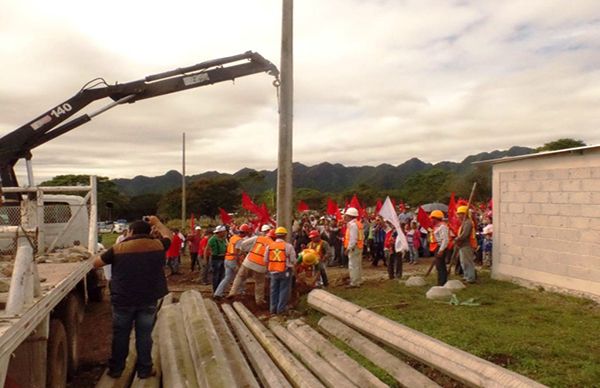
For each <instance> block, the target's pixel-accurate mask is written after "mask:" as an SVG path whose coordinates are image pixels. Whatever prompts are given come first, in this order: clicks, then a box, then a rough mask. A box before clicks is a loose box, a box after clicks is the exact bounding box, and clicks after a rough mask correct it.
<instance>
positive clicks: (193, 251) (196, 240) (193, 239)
mask: <svg viewBox="0 0 600 388" xmlns="http://www.w3.org/2000/svg"><path fill="white" fill-rule="evenodd" d="M200 240H202V228H201V227H200V226H196V227H194V231H193V233H190V234H189V235H188V236H187V241H188V247H189V250H190V260H191V262H192V269H191V271H190V272H194V269H195V268H196V266H198V268H200V265H199V264H198V249H199V248H200Z"/></svg>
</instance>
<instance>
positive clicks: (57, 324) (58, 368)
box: [46, 319, 68, 388]
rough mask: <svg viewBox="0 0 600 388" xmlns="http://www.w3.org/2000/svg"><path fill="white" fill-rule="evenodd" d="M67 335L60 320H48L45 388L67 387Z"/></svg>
mask: <svg viewBox="0 0 600 388" xmlns="http://www.w3.org/2000/svg"><path fill="white" fill-rule="evenodd" d="M67 353H68V351H67V333H66V332H65V327H64V326H63V324H62V322H61V321H60V319H51V320H50V334H49V336H48V354H47V359H46V368H47V369H46V387H52V388H64V387H66V386H67V363H68V355H67Z"/></svg>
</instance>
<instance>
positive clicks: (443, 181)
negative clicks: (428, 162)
mask: <svg viewBox="0 0 600 388" xmlns="http://www.w3.org/2000/svg"><path fill="white" fill-rule="evenodd" d="M454 179H455V174H454V173H452V172H450V171H448V170H442V169H440V168H432V169H429V170H426V171H422V172H418V173H416V174H413V175H411V176H410V177H408V178H407V179H406V182H405V183H404V185H403V188H402V190H401V197H402V199H403V200H405V201H406V202H408V203H410V204H414V205H417V204H423V203H428V202H443V203H447V202H448V199H449V198H450V189H451V184H452V182H453V181H454Z"/></svg>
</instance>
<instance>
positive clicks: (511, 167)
mask: <svg viewBox="0 0 600 388" xmlns="http://www.w3.org/2000/svg"><path fill="white" fill-rule="evenodd" d="M485 163H491V164H492V166H493V196H494V210H493V213H494V215H493V216H494V219H493V222H494V252H493V266H492V277H493V278H495V279H503V280H512V281H517V282H519V283H522V284H525V285H530V286H531V285H541V286H544V287H549V288H551V289H558V290H566V291H570V292H573V293H576V294H580V295H582V294H583V295H586V296H588V297H592V298H593V299H600V146H589V147H579V148H571V149H568V150H560V151H552V152H544V153H539V154H531V155H524V156H516V157H510V158H502V159H495V160H492V161H487V162H485Z"/></svg>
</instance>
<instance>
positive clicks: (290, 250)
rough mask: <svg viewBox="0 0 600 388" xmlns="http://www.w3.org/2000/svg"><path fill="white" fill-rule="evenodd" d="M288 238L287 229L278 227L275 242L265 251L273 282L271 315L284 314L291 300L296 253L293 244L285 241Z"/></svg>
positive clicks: (270, 305) (270, 304)
mask: <svg viewBox="0 0 600 388" xmlns="http://www.w3.org/2000/svg"><path fill="white" fill-rule="evenodd" d="M286 236H287V229H286V228H284V227H283V226H280V227H278V228H277V229H275V241H273V242H271V243H270V244H269V245H268V246H267V249H266V250H265V263H266V265H267V271H268V272H269V279H270V281H271V296H270V301H269V302H270V303H269V311H270V312H271V314H281V313H284V312H285V310H286V309H287V304H288V301H289V299H290V291H291V285H292V275H293V268H294V261H295V260H296V251H295V250H294V247H293V246H292V244H290V243H288V242H286V241H285V238H286Z"/></svg>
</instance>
